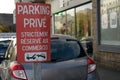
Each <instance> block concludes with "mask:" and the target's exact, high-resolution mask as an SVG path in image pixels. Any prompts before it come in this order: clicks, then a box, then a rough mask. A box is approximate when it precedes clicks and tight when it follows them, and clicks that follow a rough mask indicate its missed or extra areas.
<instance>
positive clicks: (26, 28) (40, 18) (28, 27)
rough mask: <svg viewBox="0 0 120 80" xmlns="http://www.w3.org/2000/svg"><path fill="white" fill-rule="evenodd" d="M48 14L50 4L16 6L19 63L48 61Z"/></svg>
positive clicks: (49, 12) (21, 4)
mask: <svg viewBox="0 0 120 80" xmlns="http://www.w3.org/2000/svg"><path fill="white" fill-rule="evenodd" d="M50 14H51V6H50V4H42V3H17V4H16V27H17V29H16V30H17V60H18V62H19V63H24V62H43V61H49V60H50Z"/></svg>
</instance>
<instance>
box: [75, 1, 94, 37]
mask: <svg viewBox="0 0 120 80" xmlns="http://www.w3.org/2000/svg"><path fill="white" fill-rule="evenodd" d="M76 21H77V24H76V26H77V38H78V39H82V38H84V37H88V36H91V25H92V3H89V4H86V5H83V6H80V7H77V8H76Z"/></svg>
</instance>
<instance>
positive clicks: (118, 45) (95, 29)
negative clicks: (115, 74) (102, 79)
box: [51, 0, 120, 70]
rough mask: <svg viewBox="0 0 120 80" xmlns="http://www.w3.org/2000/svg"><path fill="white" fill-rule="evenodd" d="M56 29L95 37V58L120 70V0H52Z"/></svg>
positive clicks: (62, 32)
mask: <svg viewBox="0 0 120 80" xmlns="http://www.w3.org/2000/svg"><path fill="white" fill-rule="evenodd" d="M51 6H52V33H57V34H67V35H71V36H75V37H76V38H78V39H79V40H81V39H82V38H84V37H89V36H90V37H92V38H93V47H94V52H93V53H94V59H95V60H96V62H97V63H98V64H100V65H104V66H106V67H110V68H113V69H117V70H120V68H119V67H120V36H119V33H120V13H119V12H120V1H119V0H51Z"/></svg>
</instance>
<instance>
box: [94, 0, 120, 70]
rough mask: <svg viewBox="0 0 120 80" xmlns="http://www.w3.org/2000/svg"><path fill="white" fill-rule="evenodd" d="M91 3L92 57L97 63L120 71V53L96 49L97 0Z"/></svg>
mask: <svg viewBox="0 0 120 80" xmlns="http://www.w3.org/2000/svg"><path fill="white" fill-rule="evenodd" d="M92 3H93V6H92V7H93V11H92V14H93V17H92V18H93V27H92V31H93V32H92V36H93V38H94V42H93V45H94V59H95V60H96V62H97V63H98V64H99V65H102V66H105V67H108V68H112V69H115V70H119V71H120V53H110V52H101V51H99V50H98V48H97V47H98V45H97V44H98V42H97V41H98V40H97V37H98V35H97V34H98V29H97V0H92Z"/></svg>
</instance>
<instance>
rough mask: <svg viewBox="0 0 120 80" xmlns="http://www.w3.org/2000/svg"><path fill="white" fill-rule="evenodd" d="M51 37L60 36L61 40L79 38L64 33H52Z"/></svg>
mask: <svg viewBox="0 0 120 80" xmlns="http://www.w3.org/2000/svg"><path fill="white" fill-rule="evenodd" d="M51 38H59V39H60V40H66V39H72V40H77V38H75V37H73V36H70V35H63V34H52V35H51Z"/></svg>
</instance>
